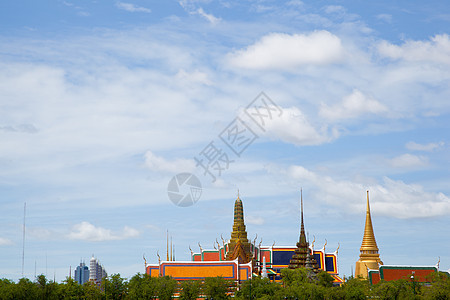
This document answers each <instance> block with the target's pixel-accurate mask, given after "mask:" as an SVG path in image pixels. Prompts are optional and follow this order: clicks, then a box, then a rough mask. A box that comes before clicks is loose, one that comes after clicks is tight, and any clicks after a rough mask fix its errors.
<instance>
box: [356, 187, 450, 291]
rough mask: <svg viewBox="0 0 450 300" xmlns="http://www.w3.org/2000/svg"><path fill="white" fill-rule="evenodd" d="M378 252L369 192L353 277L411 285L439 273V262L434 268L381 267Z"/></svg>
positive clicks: (422, 281) (425, 280)
mask: <svg viewBox="0 0 450 300" xmlns="http://www.w3.org/2000/svg"><path fill="white" fill-rule="evenodd" d="M378 251H379V249H378V246H377V242H376V240H375V235H374V233H373V226H372V218H371V215H370V205H369V191H367V209H366V224H365V228H364V236H363V240H362V243H361V248H360V254H359V260H358V261H357V262H356V269H355V277H360V278H366V279H368V280H369V282H370V283H371V284H377V283H378V282H380V281H381V280H384V281H391V280H399V279H405V280H407V281H410V282H412V283H426V282H427V281H428V280H429V279H428V277H429V275H430V274H432V273H436V272H439V261H438V263H437V264H436V265H435V266H400V265H383V262H382V261H381V260H380V254H379V253H378ZM445 273H446V272H445Z"/></svg>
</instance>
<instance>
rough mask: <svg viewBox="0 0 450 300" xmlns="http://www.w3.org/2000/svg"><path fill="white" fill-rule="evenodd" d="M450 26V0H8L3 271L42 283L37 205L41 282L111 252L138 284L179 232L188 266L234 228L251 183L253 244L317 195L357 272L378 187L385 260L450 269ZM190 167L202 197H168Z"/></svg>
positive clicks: (290, 235) (287, 238)
mask: <svg viewBox="0 0 450 300" xmlns="http://www.w3.org/2000/svg"><path fill="white" fill-rule="evenodd" d="M448 28H450V5H449V4H448V3H447V2H446V1H427V2H426V3H424V2H423V1H395V2H392V1H376V3H368V2H367V1H345V0H341V1H298V0H297V1H296V0H291V1H270V0H266V1H265V0H259V1H258V0H255V1H237V0H236V1H235V0H231V1H225V0H220V1H212V0H211V1H208V0H181V1H145V0H140V1H125V2H121V1H71V0H67V1H62V0H58V1H43V2H42V1H34V0H28V1H25V0H23V1H2V2H1V3H0V211H1V212H2V217H1V218H0V253H1V256H0V266H1V267H0V277H6V278H10V279H14V280H16V279H18V278H20V277H21V275H22V274H21V273H22V246H23V244H22V227H23V215H24V204H25V203H26V239H25V260H24V276H26V277H29V278H34V275H35V273H36V274H41V273H42V274H46V275H47V276H48V277H50V278H53V277H55V278H56V280H58V281H60V280H63V279H64V278H65V276H67V275H68V274H69V268H70V266H71V267H72V270H73V268H74V267H75V266H76V265H77V264H79V262H80V261H83V260H85V261H88V260H89V258H90V257H91V256H92V255H93V254H94V255H95V256H96V257H97V258H98V259H99V260H100V262H101V263H103V264H104V266H105V268H106V270H107V271H108V273H110V274H111V273H120V274H121V275H122V276H124V277H130V276H132V275H134V274H135V273H137V272H143V270H144V267H143V258H142V256H143V254H145V256H146V258H147V261H149V262H153V263H154V262H156V261H157V256H156V255H157V252H159V254H161V256H165V252H166V246H165V245H166V230H169V233H170V235H171V236H172V237H173V243H174V245H175V256H176V259H177V260H188V259H189V257H190V252H189V246H191V248H192V249H193V250H195V251H196V250H198V243H200V244H201V245H202V247H203V248H212V247H213V243H214V242H215V239H216V238H218V239H219V241H220V235H221V234H222V235H223V237H224V238H229V235H230V231H231V229H232V218H233V214H232V212H233V203H234V200H235V198H236V196H237V189H239V190H240V196H241V198H242V199H243V201H244V210H245V220H246V224H247V229H248V234H249V237H250V238H251V239H254V237H255V235H256V234H258V241H260V239H261V238H262V243H263V244H265V245H272V244H273V243H274V242H275V243H276V245H286V246H287V245H294V244H295V242H296V241H297V240H298V234H299V221H298V220H299V199H300V188H303V198H304V209H305V222H306V229H307V231H308V233H309V236H310V239H311V240H313V239H314V238H315V240H316V247H318V248H321V247H322V246H323V244H324V243H325V240H326V241H327V246H326V249H327V250H328V251H334V250H335V249H336V248H337V247H338V245H340V249H339V268H340V274H341V275H350V274H351V271H352V267H354V263H355V262H356V260H357V259H358V255H359V247H360V244H361V240H362V234H363V226H364V218H365V213H364V212H365V199H366V190H369V191H370V198H371V205H372V218H373V224H374V229H375V235H376V238H377V242H378V246H379V248H380V254H381V259H382V260H383V261H384V263H385V264H400V265H435V264H436V263H437V262H438V260H439V257H440V261H441V262H440V267H441V269H444V270H447V269H449V268H450V254H449V253H450V240H449V238H448V237H449V235H450V229H449V228H450V221H449V216H450V185H449V181H450V172H449V169H450V163H449V161H450V154H449V153H450V152H449V148H450V139H449V138H450V134H449V132H450V121H449V117H450V37H449V34H450V33H449V31H448ZM261 92H264V93H265V95H266V96H267V97H268V98H264V99H266V104H267V105H266V106H265V107H262V108H261V107H260V108H261V109H260V110H258V109H257V108H258V106H256V108H255V105H252V103H253V104H255V103H262V102H258V101H261V98H257V97H258V95H260V93H261ZM269 99H270V100H269ZM254 100H256V102H255V101H254ZM258 113H259V114H260V116H262V115H264V116H265V117H264V119H263V117H260V118H259V119H258V116H257V114H258ZM251 116H253V117H254V118H253V119H252V118H251ZM262 120H264V122H265V123H264V124H263V126H258V125H261V124H258V122H260V121H262ZM237 123H239V124H238V125H240V126H241V127H242V126H243V124H246V125H245V126H247V127H245V128H246V133H247V137H240V138H239V139H238V141H241V142H240V144H239V145H240V146H241V151H237V152H233V151H232V150H231V149H232V147H229V145H227V144H226V141H227V138H232V137H233V136H230V132H232V129H233V128H237V127H233V126H235V125H236V124H237ZM248 134H250V137H249V135H248ZM228 141H229V140H228ZM234 142H236V140H234ZM244 146H245V147H244ZM211 149H214V150H218V151H220V155H218V156H217V157H219V158H220V159H219V160H216V163H217V164H216V165H213V164H211V168H209V169H208V170H209V172H210V173H207V172H205V171H204V169H203V168H202V167H201V165H199V164H198V163H197V161H200V159H201V158H202V157H203V159H204V160H203V162H205V161H206V160H205V157H206V154H212V152H211V151H212V150H211ZM217 153H218V152H217ZM196 159H197V161H196ZM220 165H221V166H222V168H223V170H221V171H220V174H219V170H218V167H217V166H220ZM214 166H215V167H214ZM182 172H190V173H193V174H195V175H196V176H197V178H198V179H199V180H200V181H201V184H202V187H203V189H202V194H201V198H200V200H199V201H198V202H197V203H195V204H194V205H193V206H190V207H179V206H176V205H174V204H173V203H172V202H171V201H170V199H169V197H168V193H167V188H168V183H169V181H170V179H171V178H172V177H173V176H174V175H176V174H178V173H182ZM211 174H212V175H214V177H215V181H214V179H213V177H212V175H211Z"/></svg>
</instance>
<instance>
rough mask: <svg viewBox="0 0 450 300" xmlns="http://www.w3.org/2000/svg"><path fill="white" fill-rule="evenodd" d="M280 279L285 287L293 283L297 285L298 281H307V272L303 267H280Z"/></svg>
mask: <svg viewBox="0 0 450 300" xmlns="http://www.w3.org/2000/svg"><path fill="white" fill-rule="evenodd" d="M281 280H282V281H283V285H284V286H285V287H289V286H291V285H293V284H295V285H298V284H300V283H306V282H308V273H307V272H306V269H305V268H298V269H287V268H286V269H282V270H281Z"/></svg>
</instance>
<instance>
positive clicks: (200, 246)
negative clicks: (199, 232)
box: [198, 242, 203, 253]
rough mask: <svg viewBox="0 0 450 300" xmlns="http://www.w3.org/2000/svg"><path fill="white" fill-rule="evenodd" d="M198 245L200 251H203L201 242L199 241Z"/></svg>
mask: <svg viewBox="0 0 450 300" xmlns="http://www.w3.org/2000/svg"><path fill="white" fill-rule="evenodd" d="M198 247H199V248H200V253H202V252H203V249H202V245H200V242H198Z"/></svg>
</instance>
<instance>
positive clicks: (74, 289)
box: [59, 277, 84, 300]
mask: <svg viewBox="0 0 450 300" xmlns="http://www.w3.org/2000/svg"><path fill="white" fill-rule="evenodd" d="M59 295H60V297H63V298H64V299H73V300H75V299H83V297H84V292H83V286H81V285H79V284H78V282H76V281H75V280H74V279H73V278H70V277H66V279H65V280H64V281H63V284H60V285H59Z"/></svg>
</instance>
